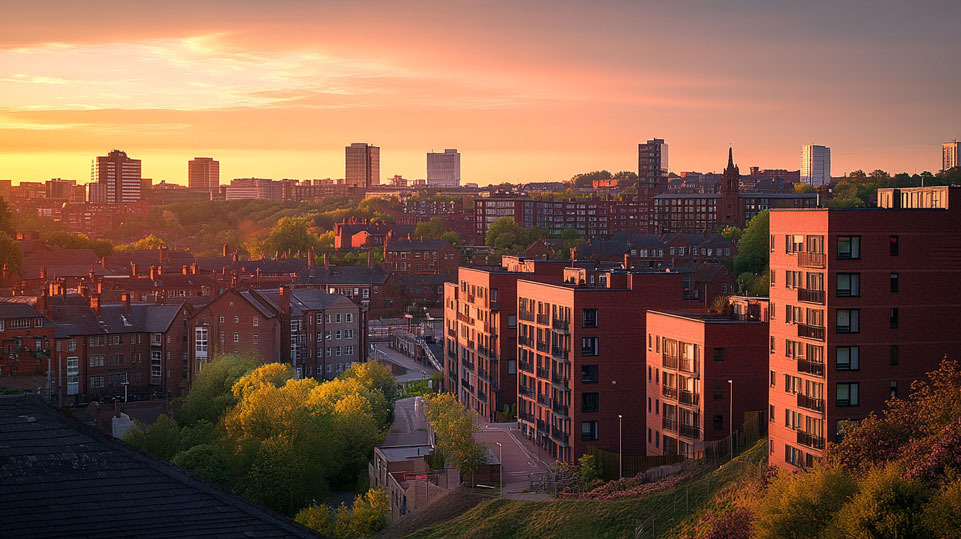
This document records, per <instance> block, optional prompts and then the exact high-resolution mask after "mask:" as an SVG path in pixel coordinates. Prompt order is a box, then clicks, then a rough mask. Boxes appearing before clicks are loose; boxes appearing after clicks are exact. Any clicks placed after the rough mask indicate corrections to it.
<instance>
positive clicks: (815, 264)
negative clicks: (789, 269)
mask: <svg viewBox="0 0 961 539" xmlns="http://www.w3.org/2000/svg"><path fill="white" fill-rule="evenodd" d="M826 260H827V257H826V256H824V253H809V252H806V251H800V252H799V253H798V254H797V265H798V266H801V267H802V268H814V269H824V265H825V261H826Z"/></svg>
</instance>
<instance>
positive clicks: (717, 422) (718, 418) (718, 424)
mask: <svg viewBox="0 0 961 539" xmlns="http://www.w3.org/2000/svg"><path fill="white" fill-rule="evenodd" d="M713 426H714V430H721V429H723V428H724V416H722V415H715V416H714V425H713Z"/></svg>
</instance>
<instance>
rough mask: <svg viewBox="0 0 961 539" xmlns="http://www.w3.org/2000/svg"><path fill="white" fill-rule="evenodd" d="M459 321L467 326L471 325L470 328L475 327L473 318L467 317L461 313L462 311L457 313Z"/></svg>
mask: <svg viewBox="0 0 961 539" xmlns="http://www.w3.org/2000/svg"><path fill="white" fill-rule="evenodd" d="M457 320H459V321H460V322H463V323H465V324H467V325H469V326H473V325H474V319H473V318H471V317H470V316H467V315H466V314H464V313H462V312H460V311H457Z"/></svg>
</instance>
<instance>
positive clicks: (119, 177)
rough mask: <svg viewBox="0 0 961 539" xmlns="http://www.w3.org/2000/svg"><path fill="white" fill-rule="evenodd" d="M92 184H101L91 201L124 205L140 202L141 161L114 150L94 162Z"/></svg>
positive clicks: (91, 171)
mask: <svg viewBox="0 0 961 539" xmlns="http://www.w3.org/2000/svg"><path fill="white" fill-rule="evenodd" d="M90 182H91V183H97V184H99V187H98V188H96V189H93V190H92V192H91V194H90V199H91V200H90V201H91V202H95V203H100V204H123V203H125V202H137V201H138V200H140V159H130V158H129V157H127V154H126V153H124V152H122V151H120V150H113V151H111V152H110V153H108V154H107V155H101V156H99V157H97V158H96V159H94V160H93V165H92V166H91V167H90Z"/></svg>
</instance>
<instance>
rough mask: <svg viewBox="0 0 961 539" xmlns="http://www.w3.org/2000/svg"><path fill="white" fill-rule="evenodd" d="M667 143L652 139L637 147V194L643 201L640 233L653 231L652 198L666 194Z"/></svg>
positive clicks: (662, 140)
mask: <svg viewBox="0 0 961 539" xmlns="http://www.w3.org/2000/svg"><path fill="white" fill-rule="evenodd" d="M667 177H668V167H667V143H666V142H664V139H659V138H653V139H650V140H648V141H647V142H646V143H644V144H638V145H637V178H638V180H637V193H638V195H640V197H641V199H642V200H643V201H644V204H643V208H642V211H641V216H640V218H641V221H642V223H641V224H642V226H643V227H644V228H643V230H641V231H642V232H651V231H653V226H654V214H653V211H654V197H656V196H657V195H660V194H663V193H666V192H667Z"/></svg>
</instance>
